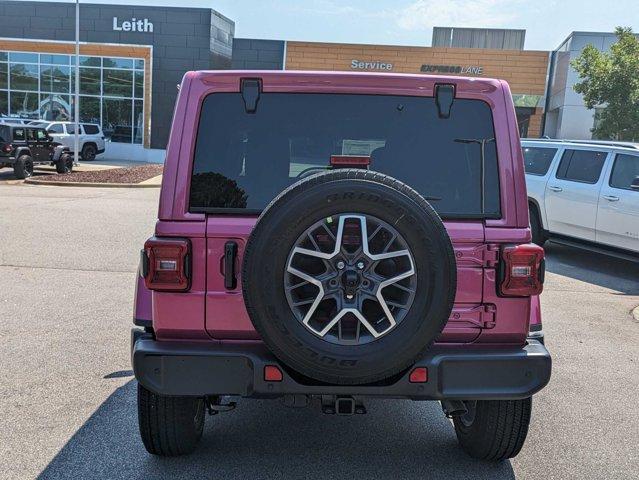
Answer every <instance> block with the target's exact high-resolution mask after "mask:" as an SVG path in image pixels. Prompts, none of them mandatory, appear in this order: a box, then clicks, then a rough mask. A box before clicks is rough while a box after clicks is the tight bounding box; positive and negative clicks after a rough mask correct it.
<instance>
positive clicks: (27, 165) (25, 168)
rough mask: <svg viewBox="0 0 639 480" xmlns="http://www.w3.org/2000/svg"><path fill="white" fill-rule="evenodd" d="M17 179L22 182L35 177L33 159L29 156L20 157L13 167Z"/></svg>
mask: <svg viewBox="0 0 639 480" xmlns="http://www.w3.org/2000/svg"><path fill="white" fill-rule="evenodd" d="M13 173H14V175H15V176H16V178H18V179H20V180H22V179H25V178H29V177H30V176H31V175H33V159H32V158H31V157H30V156H29V155H20V156H19V157H18V159H17V160H16V163H15V164H14V165H13Z"/></svg>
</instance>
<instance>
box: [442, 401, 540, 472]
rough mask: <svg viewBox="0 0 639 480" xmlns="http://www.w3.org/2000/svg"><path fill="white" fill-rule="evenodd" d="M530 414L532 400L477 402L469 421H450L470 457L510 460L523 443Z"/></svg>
mask: <svg viewBox="0 0 639 480" xmlns="http://www.w3.org/2000/svg"><path fill="white" fill-rule="evenodd" d="M531 411H532V398H526V399H523V400H480V401H477V402H476V407H475V414H474V419H473V420H472V421H471V422H468V421H466V422H464V421H463V420H462V418H461V417H455V418H454V419H453V423H454V424H455V433H456V434H457V440H458V441H459V443H460V445H461V447H462V448H463V449H464V450H465V451H466V453H468V455H470V456H471V457H473V458H477V459H480V460H492V461H501V460H506V459H507V458H513V457H515V456H516V455H517V454H518V453H519V451H520V450H521V447H522V446H523V445H524V441H525V440H526V435H527V434H528V425H529V424H530V415H531Z"/></svg>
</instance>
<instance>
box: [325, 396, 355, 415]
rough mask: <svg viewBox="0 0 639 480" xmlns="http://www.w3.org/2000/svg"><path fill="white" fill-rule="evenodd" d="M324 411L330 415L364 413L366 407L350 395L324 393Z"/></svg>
mask: <svg viewBox="0 0 639 480" xmlns="http://www.w3.org/2000/svg"><path fill="white" fill-rule="evenodd" d="M322 412H324V413H326V414H329V415H332V414H337V415H353V414H358V415H363V414H365V413H366V407H364V404H363V403H362V402H361V401H360V400H356V399H355V398H354V397H351V396H350V395H322Z"/></svg>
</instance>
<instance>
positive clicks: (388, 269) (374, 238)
mask: <svg viewBox="0 0 639 480" xmlns="http://www.w3.org/2000/svg"><path fill="white" fill-rule="evenodd" d="M284 277H285V278H284V289H285V293H286V298H287V301H288V304H289V306H290V308H291V310H292V312H293V314H294V315H295V317H296V318H297V320H298V321H300V322H301V323H302V324H303V325H304V326H305V327H306V328H307V329H308V330H310V331H311V332H313V334H315V335H317V336H319V337H320V338H322V339H323V340H326V341H328V342H331V343H336V344H340V345H359V344H364V343H369V342H371V341H374V340H377V339H379V338H381V337H383V336H385V335H386V334H388V333H389V332H390V331H392V330H393V329H394V328H395V327H396V326H397V325H399V324H400V323H401V321H402V320H403V318H404V317H405V316H406V314H407V313H408V311H409V310H410V307H411V305H412V303H413V299H414V295H415V291H416V287H417V274H416V270H415V262H414V259H413V255H412V253H411V251H410V249H409V247H408V244H407V242H406V240H405V239H404V237H403V236H402V235H401V234H400V233H399V232H398V231H397V230H396V229H395V228H394V227H392V226H391V225H390V224H388V223H387V222H384V221H383V220H380V219H379V218H377V217H375V216H373V215H368V214H367V215H364V214H360V213H345V214H340V215H334V216H331V217H328V218H325V219H322V220H320V221H318V222H316V223H314V224H313V225H312V226H311V227H310V228H308V229H307V230H306V231H304V233H302V235H301V236H300V237H299V238H298V239H297V241H296V242H295V244H294V246H293V248H292V249H291V252H290V254H289V256H288V260H287V263H286V272H285V275H284Z"/></svg>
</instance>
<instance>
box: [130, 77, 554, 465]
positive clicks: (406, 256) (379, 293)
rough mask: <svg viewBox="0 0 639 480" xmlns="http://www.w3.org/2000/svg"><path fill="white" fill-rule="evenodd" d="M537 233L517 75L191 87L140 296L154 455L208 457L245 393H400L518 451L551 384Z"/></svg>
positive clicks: (354, 407)
mask: <svg viewBox="0 0 639 480" xmlns="http://www.w3.org/2000/svg"><path fill="white" fill-rule="evenodd" d="M530 240H531V236H530V228H529V223H528V202H527V197H526V184H525V182H524V165H523V161H522V152H521V148H520V145H519V138H518V133H517V120H516V117H515V111H514V108H513V104H512V101H511V95H510V91H509V88H508V85H507V84H506V83H505V82H503V81H500V80H490V79H476V78H473V79H468V78H460V77H444V76H424V75H395V74H366V73H324V72H322V73H318V72H256V71H251V72H238V71H225V72H189V73H187V74H186V75H185V77H184V80H183V82H182V85H181V88H180V93H179V97H178V100H177V104H176V108H175V114H174V118H173V126H172V130H171V136H170V140H169V145H168V149H167V154H166V163H165V167H164V179H163V182H162V190H161V195H160V206H159V213H158V222H157V224H156V228H155V235H154V236H153V237H151V238H150V239H149V240H148V241H147V242H146V243H145V245H144V249H143V250H142V253H141V262H140V278H139V280H138V284H137V290H136V299H135V318H134V321H135V324H136V325H137V326H138V327H137V328H134V329H133V333H132V362H133V368H134V371H135V376H136V378H137V380H138V382H139V384H138V412H139V424H140V433H141V436H142V441H143V442H144V446H145V447H146V449H147V450H148V451H149V452H150V453H152V454H156V455H179V454H184V453H188V452H191V451H192V450H194V449H195V447H196V445H197V443H198V441H199V440H200V438H201V436H202V430H203V425H204V419H205V414H206V412H207V411H208V412H209V413H211V414H214V413H218V412H220V411H224V410H228V409H231V408H233V407H234V405H235V404H234V403H233V402H232V400H233V397H244V398H272V399H275V398H280V399H283V401H284V402H285V403H286V404H288V405H291V406H304V405H307V404H310V403H313V404H316V405H318V406H319V407H320V408H321V409H322V410H323V412H324V413H327V414H337V415H350V414H354V413H355V414H362V413H366V407H365V405H364V403H363V401H364V400H365V399H366V398H367V397H368V398H370V397H377V398H383V397H386V398H397V399H411V400H439V401H440V402H441V404H442V408H443V411H444V413H445V414H446V415H447V416H449V417H452V419H453V422H454V425H455V431H456V433H457V437H458V439H459V442H460V444H461V446H462V448H463V449H464V450H465V451H466V452H468V454H470V455H471V456H473V457H476V458H481V459H490V460H501V459H505V458H509V457H513V456H515V455H517V453H518V452H519V451H520V449H521V447H522V444H523V442H524V440H525V438H526V434H527V431H528V424H529V421H530V415H531V396H532V395H533V394H534V393H536V392H538V391H539V390H540V389H542V388H543V387H544V386H545V385H546V384H547V383H548V381H549V379H550V371H551V359H550V355H549V353H548V351H547V350H546V348H545V347H544V345H543V334H542V331H541V319H540V309H539V299H538V295H539V293H541V290H542V284H543V278H544V252H543V250H542V249H541V248H540V247H538V246H536V245H532V244H530V243H529V242H530ZM140 327H141V328H140Z"/></svg>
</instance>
